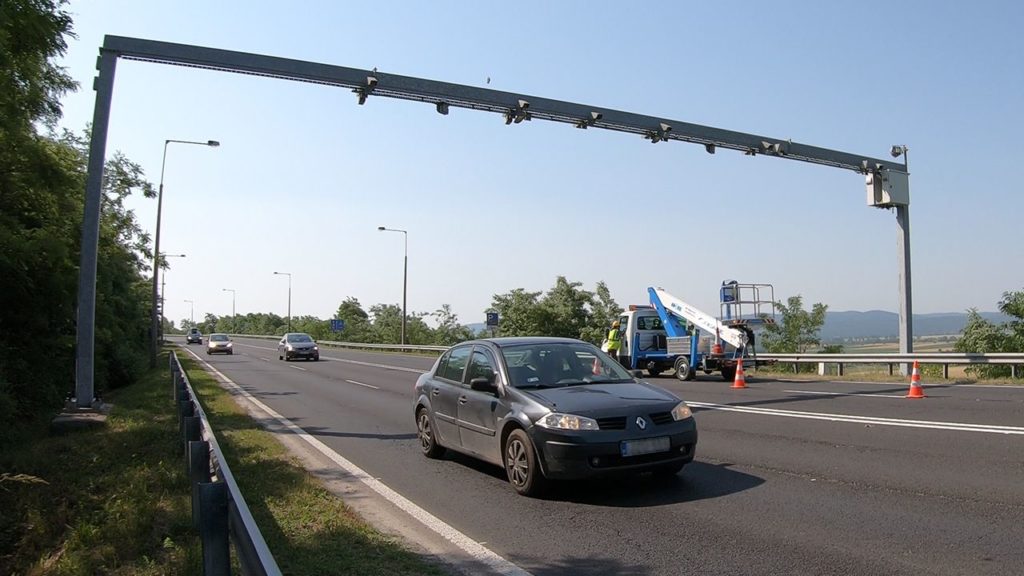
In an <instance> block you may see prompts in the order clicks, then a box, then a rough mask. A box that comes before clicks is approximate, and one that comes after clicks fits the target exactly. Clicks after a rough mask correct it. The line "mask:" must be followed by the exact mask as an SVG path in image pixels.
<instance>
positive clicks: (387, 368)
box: [238, 344, 429, 374]
mask: <svg viewBox="0 0 1024 576" xmlns="http://www.w3.org/2000/svg"><path fill="white" fill-rule="evenodd" d="M238 345H239V346H248V347H249V348H256V349H258V350H276V348H264V347H263V346H253V345H252V344H238ZM320 359H321V360H330V361H332V362H345V363H347V364H358V365H360V366H370V367H372V368H383V369H385V370H398V371H399V372H412V373H413V374H423V373H424V372H426V371H427V370H429V368H428V369H427V370H420V369H418V368H406V367H404V366H391V365H389V364H374V363H373V362H360V361H359V360H349V359H348V358H334V357H332V356H322V355H321V356H320Z"/></svg>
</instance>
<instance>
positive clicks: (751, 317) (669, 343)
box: [619, 280, 775, 381]
mask: <svg viewBox="0 0 1024 576" xmlns="http://www.w3.org/2000/svg"><path fill="white" fill-rule="evenodd" d="M647 293H648V296H649V298H650V304H646V305H636V304H631V305H630V306H629V307H628V309H627V310H625V311H623V312H622V314H621V315H620V316H619V331H620V332H621V342H622V344H621V347H622V348H621V350H620V351H619V355H620V359H621V360H622V362H623V363H625V364H626V365H627V366H629V367H630V368H632V369H636V370H640V369H643V370H647V372H648V374H650V375H651V376H657V375H659V374H661V373H662V372H667V371H669V370H675V375H676V378H679V379H680V380H692V379H693V378H694V376H696V373H697V371H698V370H700V371H703V372H704V373H705V374H712V373H714V372H719V373H720V374H721V376H722V379H723V380H727V381H729V380H732V379H733V378H734V377H735V376H736V362H737V360H739V359H740V358H743V363H744V366H746V367H755V366H758V365H764V364H767V363H768V362H766V361H764V360H758V359H757V356H756V349H755V346H754V329H755V328H756V327H758V326H763V325H764V324H769V323H774V322H775V291H774V288H773V287H772V285H771V284H740V283H738V282H736V281H735V280H726V281H725V282H723V283H722V287H721V290H720V292H719V306H720V308H719V316H718V317H715V316H712V315H711V314H708V313H706V312H703V311H701V310H698V309H697V308H696V307H695V306H693V305H691V304H688V303H687V302H685V301H683V300H681V299H680V298H677V297H675V296H673V295H671V294H669V293H668V292H666V291H665V290H664V289H662V288H653V287H652V288H648V289H647Z"/></svg>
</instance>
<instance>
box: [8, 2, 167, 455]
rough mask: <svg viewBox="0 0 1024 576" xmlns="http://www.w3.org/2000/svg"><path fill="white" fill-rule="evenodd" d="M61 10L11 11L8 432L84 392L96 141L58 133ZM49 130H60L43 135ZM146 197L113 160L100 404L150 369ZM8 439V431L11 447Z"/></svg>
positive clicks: (102, 283) (103, 235) (62, 85)
mask: <svg viewBox="0 0 1024 576" xmlns="http://www.w3.org/2000/svg"><path fill="white" fill-rule="evenodd" d="M62 4H63V3H61V2H53V1H47V0H4V1H3V2H0V420H3V421H6V422H11V421H12V420H13V421H18V420H23V419H26V418H30V417H33V416H35V415H38V414H41V413H46V412H48V411H52V410H53V409H54V408H56V407H57V406H59V403H60V402H61V400H62V397H63V396H64V395H65V394H67V393H68V392H69V391H71V390H72V389H73V388H74V378H75V374H74V366H75V358H74V344H75V305H76V303H77V288H78V258H79V243H80V238H81V222H82V211H83V207H84V202H83V192H84V190H85V176H86V164H87V157H88V151H87V146H86V138H84V137H80V136H76V135H74V134H71V133H67V132H65V133H63V134H55V133H54V132H53V131H52V126H53V125H54V123H55V121H56V120H57V119H58V118H59V116H60V101H59V100H60V97H61V96H62V95H63V94H64V93H65V92H67V91H68V90H70V89H72V88H74V86H75V84H74V82H72V81H71V79H70V77H69V76H68V75H67V74H66V73H65V72H64V70H63V69H61V68H59V67H57V66H55V65H54V64H53V63H52V61H53V59H55V58H57V57H59V56H61V55H62V54H63V53H64V51H65V49H66V42H65V37H67V36H69V35H70V34H71V19H70V17H69V16H68V15H67V14H66V13H65V12H63V11H62V10H61V9H60V7H61V6H62ZM40 127H41V128H42V129H45V128H47V127H50V128H51V129H50V130H48V131H47V132H46V133H40V132H39V129H40ZM135 193H142V194H146V195H150V194H151V193H152V187H151V185H150V184H149V183H148V182H146V181H145V179H144V175H143V173H142V170H141V168H140V167H139V166H138V165H137V164H135V163H133V162H131V161H130V160H129V159H128V158H126V157H125V156H124V155H122V154H114V155H113V156H112V157H111V158H110V159H108V161H107V163H106V166H105V178H104V181H103V198H102V204H101V219H100V240H99V252H98V260H97V282H96V334H95V346H96V348H95V385H96V386H95V389H96V392H97V394H101V393H102V391H103V390H104V389H108V388H111V387H114V386H119V385H125V384H129V383H131V382H132V381H133V380H134V379H135V378H136V377H137V375H138V374H139V373H140V371H141V370H142V369H144V367H145V361H146V348H145V346H146V334H147V328H148V321H147V319H148V311H149V299H148V291H147V288H146V286H147V282H146V272H147V271H148V268H146V266H145V264H144V262H145V259H146V258H148V257H149V255H150V254H149V252H148V251H147V249H146V244H147V242H148V238H147V237H146V236H145V235H144V234H142V232H141V230H140V228H139V226H138V224H137V222H136V221H135V216H134V214H132V213H131V211H129V210H127V209H126V208H125V205H124V200H125V198H127V197H128V196H129V195H130V194H135ZM41 356H42V357H45V361H40V357H41ZM12 428H13V427H12V426H7V427H5V428H4V429H5V430H10V429H12ZM5 436H7V433H6V432H0V443H2V442H3V441H4V440H5Z"/></svg>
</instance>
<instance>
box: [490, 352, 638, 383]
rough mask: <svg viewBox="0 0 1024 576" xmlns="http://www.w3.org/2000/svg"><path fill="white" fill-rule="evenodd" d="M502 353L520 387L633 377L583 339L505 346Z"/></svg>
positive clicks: (629, 379) (625, 380) (515, 381)
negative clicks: (577, 341) (578, 341)
mask: <svg viewBox="0 0 1024 576" xmlns="http://www.w3.org/2000/svg"><path fill="white" fill-rule="evenodd" d="M501 354H502V356H503V357H504V359H505V366H506V367H507V368H508V377H509V382H508V383H509V384H510V385H512V386H514V387H517V388H518V387H554V386H570V385H574V384H580V383H591V382H618V381H622V382H632V381H633V379H632V376H630V374H629V372H627V371H626V369H625V368H623V367H622V365H620V364H619V363H618V362H616V361H614V360H612V359H611V358H610V357H609V356H608V355H606V354H604V353H603V352H601V351H600V350H598V349H597V348H595V347H594V346H592V345H590V344H585V343H582V342H581V343H575V342H551V343H547V342H545V343H540V344H522V345H514V346H504V347H502V349H501Z"/></svg>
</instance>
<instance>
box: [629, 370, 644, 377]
mask: <svg viewBox="0 0 1024 576" xmlns="http://www.w3.org/2000/svg"><path fill="white" fill-rule="evenodd" d="M629 373H630V374H632V375H633V378H643V377H644V373H643V371H642V370H630V371H629Z"/></svg>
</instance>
